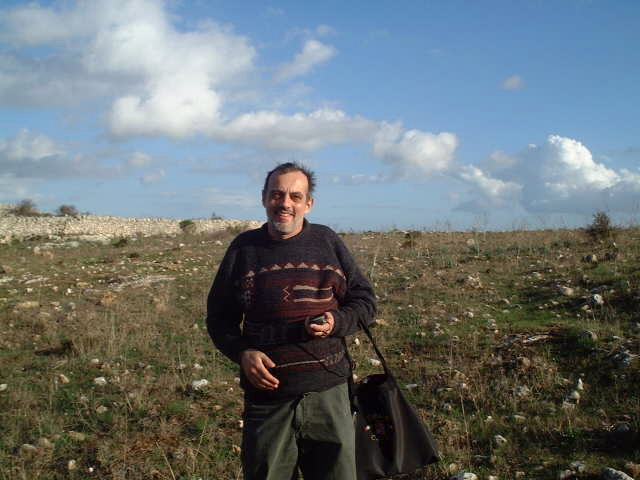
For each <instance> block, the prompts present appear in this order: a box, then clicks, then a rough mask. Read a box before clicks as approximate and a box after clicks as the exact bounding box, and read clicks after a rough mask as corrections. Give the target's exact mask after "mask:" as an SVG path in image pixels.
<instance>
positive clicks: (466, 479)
mask: <svg viewBox="0 0 640 480" xmlns="http://www.w3.org/2000/svg"><path fill="white" fill-rule="evenodd" d="M451 480H478V476H477V475H476V474H475V473H472V472H459V473H457V474H455V475H454V476H453V477H451Z"/></svg>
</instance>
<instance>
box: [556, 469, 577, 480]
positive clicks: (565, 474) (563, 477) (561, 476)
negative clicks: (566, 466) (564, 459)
mask: <svg viewBox="0 0 640 480" xmlns="http://www.w3.org/2000/svg"><path fill="white" fill-rule="evenodd" d="M575 474H576V472H574V471H573V470H561V471H560V472H559V473H558V480H567V478H571V477H573V476H575Z"/></svg>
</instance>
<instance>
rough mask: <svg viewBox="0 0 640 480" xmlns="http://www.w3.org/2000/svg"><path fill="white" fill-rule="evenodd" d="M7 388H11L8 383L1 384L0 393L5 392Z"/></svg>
mask: <svg viewBox="0 0 640 480" xmlns="http://www.w3.org/2000/svg"><path fill="white" fill-rule="evenodd" d="M7 388H9V385H7V384H6V383H0V392H4V391H5V390H6V389H7Z"/></svg>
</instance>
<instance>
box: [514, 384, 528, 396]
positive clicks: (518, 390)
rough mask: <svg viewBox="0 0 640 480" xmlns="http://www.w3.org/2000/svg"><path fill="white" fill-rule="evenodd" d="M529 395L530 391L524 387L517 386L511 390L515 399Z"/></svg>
mask: <svg viewBox="0 0 640 480" xmlns="http://www.w3.org/2000/svg"><path fill="white" fill-rule="evenodd" d="M530 393H531V390H530V389H529V387H527V386H526V385H519V386H517V387H515V388H514V389H513V394H514V395H515V396H516V397H521V398H522V397H527V396H529V394H530Z"/></svg>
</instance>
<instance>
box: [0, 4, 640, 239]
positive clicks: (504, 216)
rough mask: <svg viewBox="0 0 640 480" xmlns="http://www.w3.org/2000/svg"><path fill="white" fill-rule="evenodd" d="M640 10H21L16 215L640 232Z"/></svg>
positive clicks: (7, 115)
mask: <svg viewBox="0 0 640 480" xmlns="http://www.w3.org/2000/svg"><path fill="white" fill-rule="evenodd" d="M639 21H640V4H639V3H638V2H636V1H622V0H621V1H616V2H611V1H598V0H591V1H588V0H567V1H542V0H539V1H517V2H514V1H486V2H472V1H465V2H462V1H433V2H422V1H411V2H410V1H407V2H391V1H388V2H387V1H378V2H364V1H353V2H338V1H335V2H334V1H325V2H271V3H268V2H248V1H242V2H237V1H187V0H184V1H166V2H161V1H152V0H112V1H88V0H87V1H73V0H66V1H60V2H41V3H32V2H12V1H9V2H7V1H6V0H5V1H4V2H3V3H2V7H0V105H1V108H0V202H4V203H7V202H17V201H20V200H22V199H25V198H29V199H32V200H33V201H35V202H36V204H37V205H38V207H39V208H40V209H41V210H43V211H53V210H54V209H55V208H56V207H58V206H59V205H62V204H72V205H75V206H76V207H77V208H78V209H79V210H81V211H89V212H92V213H96V214H103V215H120V216H150V217H174V218H208V217H210V216H211V215H212V213H213V212H215V213H216V214H217V215H221V216H223V217H226V218H241V219H263V218H264V211H263V209H262V207H261V205H260V198H259V191H260V188H261V184H262V181H263V178H264V175H265V173H266V171H268V170H269V169H270V168H272V167H273V166H274V165H275V164H277V163H279V162H282V161H288V160H296V161H300V162H302V163H305V164H307V165H309V166H310V167H311V168H313V169H314V170H315V171H316V173H317V176H318V189H317V194H316V204H315V206H314V209H313V211H312V212H311V213H310V215H309V218H310V219H311V220H312V221H314V222H319V223H325V224H328V225H330V226H333V227H335V228H338V229H340V230H352V229H353V230H362V229H386V228H391V227H397V228H454V229H468V228H492V229H510V228H521V227H525V228H544V227H552V226H560V227H563V226H575V225H584V224H585V223H587V222H588V221H589V220H590V218H591V214H592V213H593V212H594V211H596V210H605V211H607V212H609V213H610V214H611V215H612V216H613V217H614V219H616V220H617V221H618V222H620V223H627V222H635V223H637V222H638V219H639V218H640V168H639V167H640V140H639V139H640V122H639V121H638V110H639V107H640V95H639V87H638V85H640V35H638V33H637V25H638V22H639Z"/></svg>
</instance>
